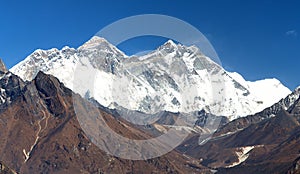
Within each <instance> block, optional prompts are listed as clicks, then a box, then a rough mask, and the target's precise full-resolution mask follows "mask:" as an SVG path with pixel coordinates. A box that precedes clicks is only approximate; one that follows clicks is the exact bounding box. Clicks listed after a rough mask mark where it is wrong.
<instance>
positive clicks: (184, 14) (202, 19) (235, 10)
mask: <svg viewBox="0 0 300 174" xmlns="http://www.w3.org/2000/svg"><path fill="white" fill-rule="evenodd" d="M299 9H300V1H296V0H294V1H292V0H285V1H283V0H282V1H280V0H266V1H264V0H251V1H242V0H239V1H238V0H236V1H234V0H226V1H224V0H219V1H216V0H207V1H202V0H194V1H192V0H182V1H179V0H152V1H150V0H127V1H125V0H119V1H116V0H107V1H100V0H95V1H91V0H85V1H75V0H72V1H70V0H51V1H47V2H46V1H41V0H39V1H30V0H28V1H21V0H20V1H6V2H5V3H4V2H3V1H2V2H0V57H1V58H2V59H3V60H4V62H5V63H6V64H7V66H8V67H9V68H10V67H12V66H13V65H15V64H16V63H18V62H19V61H21V60H23V59H24V58H25V57H26V56H27V55H29V54H30V53H31V52H33V51H34V50H35V49H37V48H41V49H49V48H52V47H56V48H62V47H63V46H65V45H69V46H71V47H75V48H77V47H78V46H80V45H81V44H82V43H84V42H85V41H87V40H88V39H89V38H90V37H92V36H93V35H94V34H95V33H97V32H98V31H99V30H100V29H102V28H103V27H104V26H106V25H108V24H110V23H112V22H114V21H116V20H118V19H121V18H124V17H128V16H132V15H138V14H149V13H151V14H164V15H170V16H173V17H177V18H179V19H182V20H184V21H186V22H188V23H190V24H192V25H193V26H195V27H197V28H198V29H199V30H200V31H201V32H202V33H203V34H204V35H205V36H206V37H207V38H208V39H209V40H210V41H211V43H212V45H213V46H214V48H215V50H216V51H217V53H218V54H219V57H220V60H221V62H222V64H223V66H224V68H225V69H226V70H229V71H236V72H239V73H240V74H242V75H243V76H244V78H245V79H246V80H258V79H263V78H271V77H275V78H277V79H279V80H280V81H281V82H282V83H283V84H284V85H286V86H287V87H289V88H290V89H294V88H295V87H297V86H298V85H300V77H298V73H299V66H300V12H299ZM143 39H144V40H145V39H146V40H147V42H145V41H143ZM163 42H164V40H162V39H157V38H156V39H155V38H154V39H151V38H141V39H137V40H133V41H132V42H128V43H127V44H126V43H124V44H121V45H120V46H119V48H120V49H121V50H123V51H124V52H125V53H127V54H131V53H132V52H136V51H138V50H147V49H148V50H149V49H154V48H155V47H157V46H159V45H160V44H162V43H163Z"/></svg>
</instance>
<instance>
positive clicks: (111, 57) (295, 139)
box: [0, 36, 300, 174]
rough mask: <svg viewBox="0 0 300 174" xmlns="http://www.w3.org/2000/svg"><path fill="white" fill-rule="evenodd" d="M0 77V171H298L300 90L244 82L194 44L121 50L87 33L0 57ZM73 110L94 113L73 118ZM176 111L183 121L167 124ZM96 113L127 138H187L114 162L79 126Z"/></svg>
mask: <svg viewBox="0 0 300 174" xmlns="http://www.w3.org/2000/svg"><path fill="white" fill-rule="evenodd" d="M0 76H1V77H0V92H1V93H0V129H1V132H0V145H1V146H0V152H1V156H0V171H1V172H0V173H245V174H247V173H300V170H299V165H300V160H299V159H300V157H299V154H300V153H299V150H300V139H299V137H300V131H299V130H300V129H299V128H300V126H299V124H300V122H299V121H300V115H299V114H300V109H299V108H300V104H299V101H300V88H297V89H295V90H294V91H293V92H291V91H290V90H289V89H288V88H286V87H285V86H284V85H282V84H281V83H280V82H279V81H278V80H277V79H264V80H259V81H255V82H250V81H246V80H245V79H244V78H243V77H242V76H241V75H239V74H238V73H235V72H228V71H226V70H225V69H223V68H222V67H221V65H219V64H217V63H215V62H214V61H213V60H211V59H210V58H209V57H207V56H205V55H204V54H203V53H202V52H201V50H200V48H197V47H196V46H184V45H181V44H175V43H174V42H173V41H171V40H170V41H168V42H166V43H165V44H163V45H162V46H160V47H158V48H157V49H156V50H154V51H152V52H150V53H147V54H146V55H143V56H127V55H125V54H124V53H123V52H122V51H120V50H119V49H117V47H115V46H113V45H112V44H110V43H109V42H108V41H106V40H105V39H104V38H100V37H97V36H95V37H93V38H91V39H90V40H89V41H87V42H86V43H84V44H83V45H82V46H80V47H79V48H77V49H74V48H69V47H64V48H63V49H61V50H58V49H50V50H36V51H35V52H33V53H32V54H31V55H29V56H28V57H27V58H25V59H24V60H23V61H22V62H20V63H18V64H17V65H16V66H14V67H13V68H11V69H10V70H7V69H6V68H5V65H4V64H3V62H2V61H0ZM76 101H77V102H76ZM78 101H79V102H78ZM75 102H76V103H75ZM124 110H125V111H126V112H124ZM78 113H81V114H82V115H89V114H90V113H94V114H95V115H96V116H97V117H93V118H92V119H91V118H89V117H86V118H87V119H86V120H85V121H84V124H82V123H81V121H82V120H80V118H78V116H77V115H78ZM136 113H141V115H147V116H149V115H150V116H156V113H160V114H158V115H159V116H160V117H159V118H157V119H154V120H152V117H150V118H149V119H150V121H149V120H142V121H145V122H140V121H139V119H138V117H137V116H139V114H136ZM181 114H183V115H184V116H185V117H186V118H187V121H188V122H189V123H190V124H186V125H185V126H178V125H177V124H176V122H177V120H180V119H181V117H180V116H181ZM124 115H126V116H124ZM101 120H105V122H106V124H108V125H109V127H110V128H111V129H112V130H114V131H115V132H117V134H119V135H121V136H123V137H127V138H129V139H132V140H144V139H151V138H156V137H159V136H161V135H163V134H165V133H166V132H167V131H169V130H170V129H172V128H175V130H176V132H177V133H178V135H179V133H182V132H188V136H187V137H185V139H184V141H183V142H182V143H181V144H180V145H179V146H177V147H176V149H174V150H172V151H170V152H168V153H166V154H164V155H162V156H158V157H155V158H151V159H144V160H131V159H123V158H120V157H116V156H113V155H110V154H109V153H107V152H106V151H104V150H101V149H100V148H99V147H98V146H97V145H96V143H95V142H94V141H93V139H92V138H91V137H90V135H89V134H87V133H86V132H85V129H84V127H85V126H84V127H83V125H86V127H92V126H93V125H95V123H97V124H99V125H97V126H99V128H101V127H104V126H105V125H104V123H103V122H101ZM216 120H218V121H217V123H218V124H217V125H211V123H212V122H213V121H216ZM94 131H95V132H97V131H98V130H97V129H96V128H95V129H94ZM107 136H111V135H107ZM100 137H101V136H100ZM100 141H101V142H104V144H106V146H107V147H108V149H110V147H113V146H116V144H115V142H114V141H112V139H109V138H108V139H104V138H102V139H101V138H100ZM131 145H132V146H134V144H131ZM136 147H137V148H138V149H136V150H137V151H144V152H147V151H148V150H149V149H147V148H146V147H147V146H144V147H140V146H136ZM128 149H129V148H126V147H119V148H118V150H119V153H120V154H125V155H126V154H127V153H128V151H127V150H128Z"/></svg>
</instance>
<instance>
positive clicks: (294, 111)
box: [178, 99, 300, 174]
mask: <svg viewBox="0 0 300 174" xmlns="http://www.w3.org/2000/svg"><path fill="white" fill-rule="evenodd" d="M298 106H299V99H296V100H294V103H292V104H291V106H290V108H288V109H287V111H285V110H284V109H281V110H280V111H278V112H277V114H276V115H275V116H272V117H268V115H267V114H265V115H263V113H267V110H268V109H266V110H265V111H263V112H261V113H258V114H256V115H253V116H248V117H247V120H248V121H249V120H256V121H255V122H252V123H251V122H250V123H249V122H246V124H243V123H245V122H242V121H241V120H244V119H245V118H242V119H238V120H235V121H233V122H230V123H228V124H226V125H225V126H223V127H221V128H220V130H219V131H218V132H217V133H215V135H214V136H213V138H212V139H210V140H208V142H207V143H206V144H204V145H198V135H194V136H192V137H191V138H189V139H187V140H186V141H185V142H184V143H183V144H182V145H181V146H179V147H178V150H180V151H181V152H183V153H185V154H188V155H190V156H192V157H194V158H197V159H201V160H202V162H201V164H202V165H205V166H207V167H210V168H215V169H217V170H218V172H217V173H237V174H238V173H245V174H247V173H249V174H251V173H262V174H263V173H299V170H300V169H299V156H300V151H299V150H300V126H299V114H298V110H299V107H298ZM269 109H270V108H269ZM259 115H262V116H264V119H260V120H258V119H257V118H258V116H259ZM261 118H262V117H261ZM238 126H240V127H239V129H236V128H237V127H238ZM225 130H227V131H225ZM229 130H232V132H231V131H229Z"/></svg>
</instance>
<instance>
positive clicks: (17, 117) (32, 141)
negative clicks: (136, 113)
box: [0, 72, 210, 173]
mask: <svg viewBox="0 0 300 174" xmlns="http://www.w3.org/2000/svg"><path fill="white" fill-rule="evenodd" d="M0 84H1V85H2V86H4V85H6V92H11V93H12V94H11V95H10V96H13V97H10V98H9V100H7V101H5V102H4V103H3V104H2V105H1V106H2V107H1V112H0V129H1V132H0V153H1V156H0V160H1V161H2V163H3V164H5V166H7V167H8V168H10V169H12V171H13V170H14V171H16V172H18V173H191V172H197V173H199V172H200V173H210V170H208V168H206V167H203V166H202V165H200V164H199V161H198V160H196V159H193V158H190V157H185V156H183V155H182V154H180V153H178V152H176V151H172V152H170V153H168V154H166V155H164V156H161V157H158V158H154V159H149V160H144V161H132V160H124V159H120V158H116V157H113V156H110V155H108V154H107V153H106V152H104V151H102V150H100V149H99V148H98V147H97V146H95V145H94V144H93V143H91V141H90V140H89V139H88V138H87V136H86V134H85V133H84V132H83V130H82V129H81V127H80V125H79V123H78V121H77V118H76V115H75V112H74V107H73V98H72V97H77V100H80V101H81V102H80V103H82V105H81V106H79V108H80V109H81V112H82V113H88V112H96V111H97V112H100V113H101V115H99V116H100V117H104V119H105V120H107V122H108V123H109V126H110V127H111V128H112V129H114V130H116V132H118V133H119V134H121V135H122V136H125V137H129V138H132V139H146V138H150V137H151V136H150V135H149V134H148V133H146V132H144V131H142V130H139V129H137V128H134V126H133V125H131V124H130V123H128V122H126V121H124V120H122V119H120V118H116V117H114V116H112V115H111V114H109V113H108V112H105V111H103V110H101V109H99V108H97V107H95V106H94V105H93V104H92V103H90V102H87V101H85V100H84V99H82V98H81V97H80V96H79V95H75V94H73V93H72V91H71V90H69V89H67V88H65V87H64V85H63V84H62V83H60V82H59V81H58V80H57V79H56V78H54V77H53V76H50V75H46V74H44V73H38V75H37V77H36V78H35V79H34V80H33V81H31V82H26V83H25V82H23V81H22V80H20V79H19V78H18V77H17V76H15V75H13V74H11V73H9V72H8V73H5V74H4V77H2V79H1V80H0ZM13 89H15V90H13ZM12 91H13V92H12ZM124 124H125V125H127V127H126V126H124ZM100 126H101V125H100Z"/></svg>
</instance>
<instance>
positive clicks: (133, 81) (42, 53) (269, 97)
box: [10, 36, 290, 120]
mask: <svg viewBox="0 0 300 174" xmlns="http://www.w3.org/2000/svg"><path fill="white" fill-rule="evenodd" d="M10 71H11V72H13V73H15V74H17V75H19V76H20V77H21V78H22V79H24V80H32V79H33V78H34V77H35V75H36V74H37V72H38V71H43V72H45V73H48V74H52V75H54V76H56V77H57V78H58V79H59V80H60V81H62V82H63V83H64V84H65V85H66V86H67V87H69V88H71V89H73V90H74V91H75V92H78V93H79V94H81V95H82V96H85V97H93V98H94V99H96V100H97V101H98V102H99V103H100V104H102V105H103V106H106V107H110V108H114V107H117V106H122V107H125V108H128V109H130V110H139V111H142V112H146V113H156V112H158V111H160V110H167V111H172V112H192V111H198V110H201V109H205V110H206V111H207V112H211V113H212V114H215V115H224V116H228V117H229V119H231V120H232V119H234V118H236V117H238V116H245V115H248V114H253V113H256V112H258V111H261V110H262V109H264V108H266V107H268V106H271V105H272V104H274V103H275V102H278V100H280V99H281V98H284V97H285V96H287V95H288V94H289V93H290V90H289V89H287V88H286V87H285V86H283V85H282V84H281V83H280V82H279V81H278V80H276V79H266V80H261V81H256V82H249V81H245V80H244V79H243V78H242V76H240V75H239V74H238V73H230V72H227V71H225V70H224V69H223V68H222V67H221V66H219V65H218V64H216V63H215V62H213V61H212V60H211V59H210V58H208V57H206V56H205V55H203V54H202V53H201V51H200V50H199V49H198V48H197V47H195V46H191V47H186V46H183V45H180V44H179V45H177V44H175V43H174V42H172V41H168V42H166V43H165V44H164V45H162V46H160V47H159V48H157V49H156V50H154V51H153V52H150V53H148V54H146V55H144V56H140V57H136V56H134V57H128V56H126V55H125V54H124V53H123V52H121V51H120V50H118V49H117V48H116V47H115V46H113V45H111V44H110V43H109V42H107V41H106V40H105V39H103V38H99V37H96V36H95V37H93V38H92V39H91V40H89V41H88V42H86V43H85V44H83V45H82V46H81V47H79V48H78V49H74V48H69V47H64V48H63V49H62V50H57V49H50V50H36V51H35V52H34V53H32V54H31V55H29V56H28V57H27V58H26V59H25V60H24V61H22V62H20V63H19V64H17V65H16V66H14V67H13V68H11V69H10Z"/></svg>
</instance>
